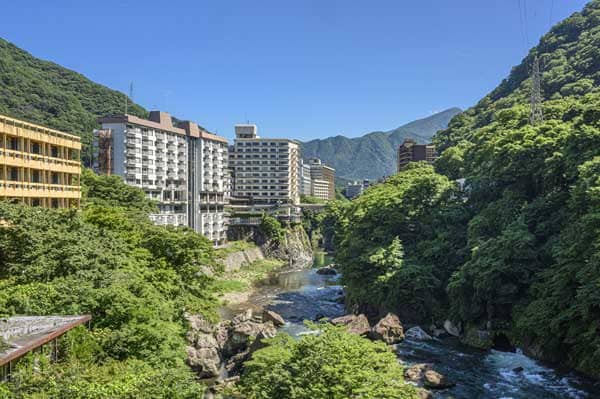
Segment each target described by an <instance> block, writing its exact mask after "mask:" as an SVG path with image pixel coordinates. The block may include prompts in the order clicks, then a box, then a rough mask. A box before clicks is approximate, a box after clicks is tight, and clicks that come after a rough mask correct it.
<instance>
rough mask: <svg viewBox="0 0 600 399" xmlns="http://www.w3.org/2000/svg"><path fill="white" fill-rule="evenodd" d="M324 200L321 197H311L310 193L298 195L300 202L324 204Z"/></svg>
mask: <svg viewBox="0 0 600 399" xmlns="http://www.w3.org/2000/svg"><path fill="white" fill-rule="evenodd" d="M325 202H327V201H325V200H324V199H321V198H317V197H313V196H312V195H304V194H301V195H300V203H302V204H324V203H325Z"/></svg>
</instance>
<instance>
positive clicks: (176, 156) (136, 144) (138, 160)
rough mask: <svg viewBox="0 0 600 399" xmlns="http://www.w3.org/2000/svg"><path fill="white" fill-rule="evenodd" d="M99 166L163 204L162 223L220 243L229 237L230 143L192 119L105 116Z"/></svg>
mask: <svg viewBox="0 0 600 399" xmlns="http://www.w3.org/2000/svg"><path fill="white" fill-rule="evenodd" d="M99 122H100V123H101V124H102V130H97V131H95V132H94V133H95V138H96V139H95V140H94V143H95V151H94V153H95V157H94V167H95V169H96V170H97V171H98V172H99V173H104V174H116V175H119V176H122V177H123V179H124V180H125V182H126V183H127V184H129V185H132V186H135V187H139V188H141V189H143V190H144V191H145V192H146V194H147V195H148V197H149V198H152V199H154V200H156V201H157V202H158V208H159V212H158V213H156V214H152V215H150V217H151V219H152V220H153V222H154V223H156V224H158V225H174V226H190V227H192V228H193V229H194V230H196V231H198V232H200V233H202V234H204V235H205V236H206V237H208V238H209V239H211V240H212V241H213V242H214V243H215V244H219V243H222V242H223V241H224V240H225V238H226V223H225V218H224V215H223V205H224V204H223V202H224V200H223V195H224V183H223V177H224V176H223V172H224V168H225V166H226V164H227V141H226V140H225V139H224V138H222V137H219V136H216V135H213V134H210V133H208V132H205V131H204V130H203V129H201V128H200V127H199V126H198V125H197V124H195V123H192V122H181V123H180V124H179V126H178V127H175V126H173V123H172V118H171V116H170V115H169V114H167V113H165V112H160V111H152V112H150V116H149V120H146V119H142V118H138V117H136V116H133V115H116V116H107V117H104V118H100V119H99Z"/></svg>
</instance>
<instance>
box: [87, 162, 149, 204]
mask: <svg viewBox="0 0 600 399" xmlns="http://www.w3.org/2000/svg"><path fill="white" fill-rule="evenodd" d="M81 185H82V191H83V193H82V197H83V202H84V203H85V204H90V205H102V206H112V207H123V208H127V209H129V210H136V211H140V212H143V213H149V212H153V211H157V210H158V208H157V206H156V202H154V201H153V200H151V199H149V198H148V197H147V196H146V194H145V193H144V192H143V191H142V190H139V189H137V188H135V187H132V186H130V185H128V184H126V183H125V182H124V181H123V179H122V178H121V177H120V176H116V175H113V176H107V175H97V174H95V173H94V172H93V171H92V170H91V169H87V168H83V170H82V172H81Z"/></svg>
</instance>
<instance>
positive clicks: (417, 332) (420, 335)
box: [404, 326, 433, 341]
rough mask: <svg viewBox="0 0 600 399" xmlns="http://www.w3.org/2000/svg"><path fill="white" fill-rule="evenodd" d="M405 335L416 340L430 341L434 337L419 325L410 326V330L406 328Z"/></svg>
mask: <svg viewBox="0 0 600 399" xmlns="http://www.w3.org/2000/svg"><path fill="white" fill-rule="evenodd" d="M404 336H405V337H406V338H409V339H413V340H415V341H429V340H432V339H433V338H432V337H431V335H429V334H427V333H426V332H425V330H423V329H422V328H421V327H419V326H414V327H411V328H409V329H408V330H406V332H405V333H404Z"/></svg>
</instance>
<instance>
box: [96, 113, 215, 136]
mask: <svg viewBox="0 0 600 399" xmlns="http://www.w3.org/2000/svg"><path fill="white" fill-rule="evenodd" d="M98 122H99V123H131V124H133V125H138V126H144V127H148V128H151V129H158V130H163V131H166V132H170V133H175V134H179V135H182V136H185V135H188V136H191V137H200V138H203V139H206V140H213V141H219V142H221V143H227V139H226V138H225V137H221V136H217V135H216V134H213V133H210V132H208V131H206V130H204V129H203V128H201V127H200V126H198V124H197V123H194V122H191V121H182V122H179V123H178V124H177V126H173V118H172V117H171V115H170V114H169V113H167V112H162V111H150V114H149V116H148V119H143V118H139V117H137V116H134V115H129V114H123V115H109V116H105V117H102V118H99V119H98Z"/></svg>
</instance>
